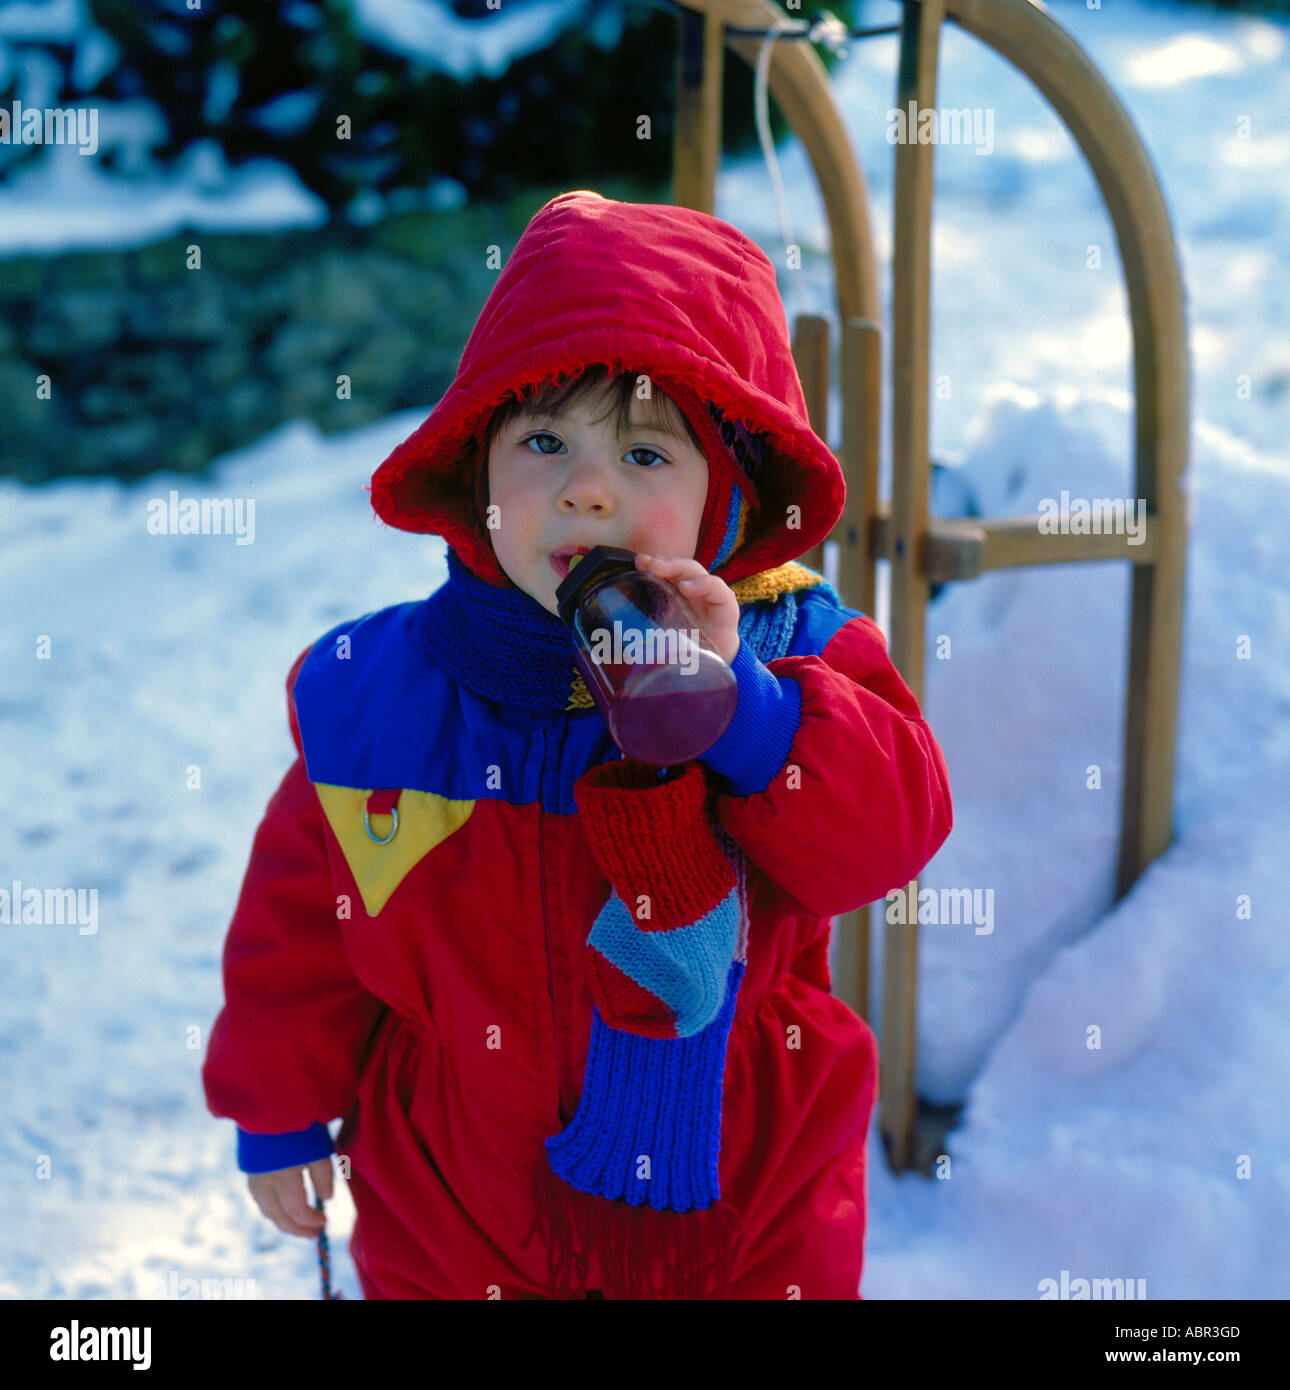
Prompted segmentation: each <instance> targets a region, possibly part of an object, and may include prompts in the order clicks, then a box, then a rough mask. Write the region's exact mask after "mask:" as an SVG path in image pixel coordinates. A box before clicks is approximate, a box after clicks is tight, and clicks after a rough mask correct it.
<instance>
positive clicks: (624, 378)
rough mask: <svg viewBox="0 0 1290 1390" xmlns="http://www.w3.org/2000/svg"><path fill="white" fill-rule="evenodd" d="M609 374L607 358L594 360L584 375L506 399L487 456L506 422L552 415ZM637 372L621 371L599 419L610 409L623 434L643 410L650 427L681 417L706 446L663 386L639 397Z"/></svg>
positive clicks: (493, 423) (490, 431)
mask: <svg viewBox="0 0 1290 1390" xmlns="http://www.w3.org/2000/svg"><path fill="white" fill-rule="evenodd" d="M608 375H609V369H608V368H607V367H606V366H605V364H604V363H603V362H597V363H594V364H593V365H592V366H590V367H588V368H587V370H586V371H585V372H583V373H582V375H581V376H579V377H576V378H575V379H574V380H572V381H566V382H565V383H564V384H563V385H560V386H557V385H555V384H554V383H553V382H545V383H543V384H542V385H541V386H537V387H527V388H526V389H525V391H524V394H523V396H522V397H521V399H520V400H515V399H514V398H513V397H512V398H510V399H508V400H506V401H504V402H503V403H502V404H501V405H499V406H498V407H497V409H496V410H494V411H493V413H492V416H491V417H490V418H489V421H488V427H487V429H486V430H485V432H484V440H483V457H484V458H487V457H488V450H489V446H490V445H491V444H492V442H493V436H494V435H495V434H496V433H497V431H498V430H500V429H504V428H505V426H506V425H507V424H508V423H509V422H510V421H512V420H514V419H515V418H516V417H517V416H518V415H520V414H521V413H524V412H526V411H530V410H532V411H538V412H546V413H549V414H552V415H555V414H559V412H560V411H562V410H566V409H568V408H570V407H572V406H574V405H576V404H578V402H579V401H581V400H582V399H583V398H584V397H586V396H587V395H588V394H591V393H593V392H597V391H599V390H600V389H601V388H602V387H603V385H604V382H605V381H606V379H607V378H608ZM637 375H638V374H637V373H635V372H620V373H619V374H618V375H617V376H616V377H615V378H614V379H613V381H612V383H611V385H610V390H609V399H608V402H607V405H608V409H607V410H606V412H605V414H604V415H601V416H599V417H598V418H597V423H599V422H600V421H601V420H604V419H607V418H608V416H609V414H610V413H613V414H614V416H615V421H614V423H615V426H616V428H617V430H618V432H619V433H620V434H625V433H626V432H627V430H628V428H629V426H630V425H631V422H632V416H633V414H634V413H635V412H637V411H639V412H640V415H639V416H638V419H639V420H641V421H642V422H643V423H644V424H645V425H646V426H647V427H648V426H651V425H653V426H658V427H660V428H662V427H666V426H668V425H671V424H673V423H674V418H676V419H679V420H680V421H681V423H682V424H683V425H684V426H685V432H686V434H687V435H688V436H689V437H690V440H691V442H692V443H693V444H694V447H695V448H696V449H698V450H699V451H700V452H702V450H703V446H702V444H701V443H700V442H699V438H698V436H697V435H696V434H695V432H694V429H693V428H692V426H691V425H690V422H689V420H688V419H686V416H685V412H684V411H683V410H682V409H681V408H680V406H678V405H677V404H676V402H675V401H673V400H672V399H671V397H670V396H666V393H665V392H663V391H662V390H661V389H658V388H655V389H654V390H652V391H651V393H650V397H649V399H648V400H637V398H636V378H637Z"/></svg>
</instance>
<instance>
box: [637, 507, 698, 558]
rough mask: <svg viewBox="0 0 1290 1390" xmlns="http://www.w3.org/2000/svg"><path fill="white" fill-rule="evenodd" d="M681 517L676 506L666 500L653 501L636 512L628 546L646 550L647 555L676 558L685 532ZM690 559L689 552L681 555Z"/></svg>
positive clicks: (679, 552)
mask: <svg viewBox="0 0 1290 1390" xmlns="http://www.w3.org/2000/svg"><path fill="white" fill-rule="evenodd" d="M684 529H685V528H684V527H683V526H682V525H681V518H680V517H679V516H678V514H677V511H676V508H675V507H671V506H668V505H667V503H665V502H651V503H647V504H646V505H645V506H643V507H641V508H640V510H639V511H637V512H636V514H635V516H634V518H633V520H632V527H631V537H630V539H629V541H628V546H629V547H630V548H631V549H633V550H640V551H644V552H645V553H646V554H647V555H662V556H666V557H668V558H669V559H675V558H676V557H677V556H678V555H681V545H682V543H681V539H680V538H681V537H682V535H683V534H684ZM681 558H682V559H689V555H688V553H687V554H686V555H683V556H681Z"/></svg>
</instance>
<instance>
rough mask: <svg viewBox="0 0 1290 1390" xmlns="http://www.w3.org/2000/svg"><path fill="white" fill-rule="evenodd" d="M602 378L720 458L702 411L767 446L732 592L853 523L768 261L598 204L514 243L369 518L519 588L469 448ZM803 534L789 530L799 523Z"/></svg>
mask: <svg viewBox="0 0 1290 1390" xmlns="http://www.w3.org/2000/svg"><path fill="white" fill-rule="evenodd" d="M592 363H605V364H606V365H607V366H608V367H609V369H610V370H611V371H613V372H617V371H620V370H628V371H632V372H638V373H644V374H646V375H648V376H649V377H650V378H651V380H652V381H654V382H655V383H656V384H657V385H658V386H659V387H660V388H661V389H662V390H664V391H666V392H667V393H668V394H669V395H670V396H673V397H674V399H676V401H677V404H678V405H679V406H681V408H682V410H683V411H685V413H686V415H687V416H688V417H689V419H690V421H691V423H692V424H694V425H695V427H696V429H697V430H698V432H699V436H700V439H701V440H703V441H704V442H705V450H704V451H705V453H706V454H708V456H709V458H711V452H710V448H711V447H713V446H716V447H719V446H717V445H716V438H717V437H716V435H715V432H714V426H713V425H712V422H711V419H710V417H709V416H708V413H707V411H706V410H704V409H703V408H702V405H701V402H704V401H713V402H715V403H716V404H717V405H718V406H719V407H720V408H721V409H722V410H723V411H724V412H725V414H726V415H727V416H728V417H730V418H733V419H742V420H744V421H745V422H746V423H747V425H748V427H749V428H750V429H752V430H753V431H755V432H759V433H761V434H762V435H763V436H764V460H763V463H762V465H761V467H760V468H759V469H758V471H757V472H756V475H755V478H754V482H755V486H756V493H757V497H758V499H759V505H758V506H757V508H756V510H755V511H754V512H753V514H752V516H751V517H750V519H749V523H748V529H747V532H746V534H745V539H744V542H743V544H742V545H741V546H740V548H739V549H738V550H737V551H736V553H735V554H734V555H733V556H731V558H730V559H729V560H728V561H727V562H726V563H725V564H724V565H722V566H720V567H719V568H718V569H716V571H715V572H716V573H718V574H720V575H721V576H722V578H724V579H725V580H726V581H727V582H728V583H733V582H734V581H735V580H736V579H741V578H743V577H744V576H746V575H750V574H757V573H759V572H760V571H762V570H764V569H771V568H774V567H775V566H776V565H781V564H783V563H785V562H786V561H788V560H793V559H796V558H797V557H798V556H799V555H801V554H803V553H804V552H805V551H807V550H809V549H810V548H811V546H813V545H815V544H816V543H817V542H819V541H822V540H824V538H825V537H826V536H828V534H829V532H830V531H831V530H832V529H833V527H834V526H835V525H836V523H837V520H838V517H839V516H840V515H841V514H842V507H843V503H844V501H845V498H846V489H845V486H844V484H843V480H842V469H841V468H840V466H839V464H838V461H837V459H836V458H834V456H833V454H832V453H831V452H830V450H829V449H828V447H827V445H825V443H824V442H823V440H821V439H820V438H819V436H818V435H816V434H815V432H814V431H813V430H812V429H811V426H810V423H809V421H808V419H807V413H806V402H805V399H804V398H803V395H802V386H801V382H800V381H799V379H798V375H797V368H796V366H795V364H794V362H793V356H792V351H791V347H790V343H789V336H788V325H787V322H786V319H785V316H784V308H783V305H782V303H781V301H780V298H779V290H778V288H777V286H776V283H775V269H774V267H773V266H772V264H771V262H770V260H769V259H768V258H767V256H766V255H765V253H764V252H763V251H762V250H761V248H760V247H758V246H757V245H756V243H755V242H752V241H750V240H749V239H748V238H747V237H746V236H744V235H743V233H742V232H740V231H739V230H738V229H737V228H735V227H732V226H731V225H730V224H729V223H728V222H723V221H721V220H720V219H719V218H716V217H711V216H709V215H708V214H706V213H701V212H695V211H693V210H691V209H689V208H682V207H673V206H671V205H670V204H666V203H662V204H660V203H621V202H616V201H614V200H613V199H609V198H604V197H602V196H601V195H600V194H599V193H593V192H591V191H589V190H586V189H581V190H579V191H577V192H572V193H563V194H561V195H560V196H559V197H558V198H553V199H552V200H551V201H550V202H549V203H547V204H546V206H545V207H543V208H541V209H540V210H539V211H538V212H537V213H536V214H535V215H534V217H533V220H532V221H531V222H530V223H529V225H528V227H527V228H526V229H525V231H524V233H523V235H522V236H521V237H520V239H519V241H518V242H517V243H516V246H515V249H514V251H513V252H512V253H511V256H510V259H509V260H508V261H507V262H506V266H505V268H504V269H503V270H502V273H501V274H500V275H499V276H498V278H497V283H496V284H495V285H494V287H493V291H492V293H491V294H490V295H489V296H488V300H487V302H486V303H485V305H484V307H483V309H482V310H481V311H480V315H479V319H478V321H477V322H476V324H475V327H474V330H473V331H472V332H471V335H470V340H469V341H468V342H467V344H466V350H465V352H464V353H462V357H461V362H460V365H459V366H458V369H457V377H456V380H455V381H454V382H453V383H452V385H451V386H450V387H449V388H448V391H447V392H446V393H445V395H444V396H443V398H442V399H441V400H440V401H439V403H438V404H437V405H436V406H435V408H434V409H433V410H432V411H431V413H430V415H429V416H428V417H427V418H426V420H425V421H424V422H423V423H422V424H421V425H420V426H418V428H417V429H416V430H415V431H414V432H413V433H412V434H411V435H409V437H408V438H407V439H405V440H404V441H403V443H402V444H400V445H399V446H398V447H397V448H396V449H394V450H393V452H392V453H391V454H390V455H389V457H388V458H387V459H386V460H385V461H384V462H383V463H382V464H381V465H380V467H379V468H378V469H377V470H376V472H375V473H374V474H373V475H372V483H371V494H372V506H373V508H374V510H375V511H376V514H377V515H378V516H379V517H380V518H381V520H382V521H384V522H386V523H388V524H389V525H391V526H397V527H399V528H400V529H401V530H404V531H423V532H428V533H430V534H432V535H438V536H443V537H444V538H445V540H447V542H448V543H449V545H451V546H452V547H453V548H454V549H455V550H456V551H457V553H458V554H459V555H460V556H461V557H462V559H463V561H464V562H465V563H466V565H467V566H468V567H469V568H470V569H471V570H473V571H474V572H475V573H476V574H478V575H480V577H481V578H484V579H486V580H488V581H490V582H492V583H495V584H501V585H504V586H510V580H509V579H508V578H507V577H506V575H505V574H504V572H503V571H502V570H501V568H500V566H499V565H498V563H497V559H496V557H495V555H494V554H493V549H492V545H491V544H490V542H489V539H488V531H487V528H486V527H485V525H484V522H483V518H482V517H480V516H479V515H478V513H477V509H476V506H475V501H474V496H473V487H472V485H473V482H474V469H475V462H474V457H473V454H472V453H471V452H470V451H468V449H467V446H468V445H469V444H470V443H471V441H472V440H474V439H476V438H477V437H479V436H480V435H481V434H482V431H483V429H484V426H485V425H486V423H487V420H488V417H489V415H490V414H491V413H492V411H493V410H494V409H495V408H496V406H497V405H498V404H500V402H501V401H502V399H503V398H504V397H505V396H506V395H508V394H518V392H519V391H520V390H521V389H522V388H523V387H524V386H526V385H528V384H530V383H533V384H539V383H542V382H545V381H548V380H552V379H557V380H558V379H562V378H567V377H572V376H576V375H578V374H579V373H580V372H581V371H582V370H583V369H584V368H585V367H587V366H588V365H590V364H592ZM792 506H796V507H798V508H800V525H799V526H797V527H792V528H790V526H789V525H788V524H787V520H788V518H789V516H790V513H789V511H788V508H789V507H792Z"/></svg>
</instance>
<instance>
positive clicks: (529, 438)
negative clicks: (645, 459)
mask: <svg viewBox="0 0 1290 1390" xmlns="http://www.w3.org/2000/svg"><path fill="white" fill-rule="evenodd" d="M538 439H551V440H554V441H555V443H556V444H557V445H560V440H559V438H558V437H557V436H556V435H554V434H550V433H548V432H547V431H546V430H538V431H537V432H536V433H534V434H530V435H526V436H525V438H523V439H521V440H520V443H521V444H532V443H533V442H534V441H535V440H538ZM561 447H563V446H562V445H561ZM556 452H558V450H557V449H541V448H539V449H538V453H540V454H545V455H547V456H548V457H549V456H550V455H551V454H554V453H556ZM627 452H628V455H629V456H630V455H631V454H652V455H653V456H654V457H655V458H656V459H657V460H658V462H659V463H666V462H667V459H665V458H664V457H663V455H662V454H660V453H659V452H658V450H657V449H651V448H650V447H649V446H648V445H647V444H638V445H637V446H636V447H635V448H634V449H629V450H628V451H627ZM657 466H658V464H652V463H646V464H642V465H641V467H643V468H644V469H645V470H646V471H647V472H649V471H651V470H653V469H654V468H656V467H657Z"/></svg>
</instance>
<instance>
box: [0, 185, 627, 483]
mask: <svg viewBox="0 0 1290 1390" xmlns="http://www.w3.org/2000/svg"><path fill="white" fill-rule="evenodd" d="M611 196H612V195H611ZM544 201H545V196H538V195H532V194H530V195H529V196H528V197H527V198H525V199H524V200H523V205H522V207H519V206H512V207H510V208H503V207H490V206H487V205H480V206H476V207H471V208H463V209H458V210H450V211H443V212H416V213H407V214H403V215H398V216H393V217H390V218H388V219H386V220H385V221H383V222H381V223H378V224H376V225H374V226H371V227H366V228H362V227H355V226H353V225H351V224H348V223H341V222H337V223H334V224H332V225H329V226H327V227H324V228H321V229H318V230H298V231H297V230H287V231H283V232H274V233H261V234H253V235H247V234H216V233H211V232H187V233H184V234H181V235H177V236H173V237H170V238H168V239H166V240H164V241H157V242H153V243H151V244H149V245H147V246H143V247H139V248H137V249H127V250H119V249H110V250H104V251H92V252H78V253H73V254H64V255H56V256H21V257H8V258H5V259H0V402H2V403H3V410H4V423H3V426H2V427H0V473H3V474H8V475H9V476H12V477H17V478H19V479H21V480H23V481H25V482H39V481H42V480H44V479H47V478H52V477H66V476H73V475H89V474H114V475H116V476H118V477H124V478H133V477H138V476H140V475H142V474H145V473H149V472H152V471H154V470H156V469H175V470H180V471H183V472H196V471H199V470H201V469H203V468H204V467H205V466H206V465H207V464H208V463H209V462H210V460H211V459H213V458H215V457H216V456H217V455H219V454H221V453H223V452H225V451H227V450H229V449H234V448H237V447H240V446H242V445H245V444H249V443H251V442H252V441H254V440H255V439H257V438H259V437H260V436H261V435H263V434H264V433H265V432H266V431H268V430H270V429H273V428H274V427H276V426H277V425H279V424H281V423H283V422H284V421H287V420H290V419H294V418H307V419H311V420H313V421H314V422H315V423H316V424H317V425H318V426H319V428H321V429H323V430H343V429H352V428H355V427H357V426H358V425H361V424H364V423H366V422H367V421H369V420H374V419H378V418H380V417H381V416H384V415H388V414H390V413H392V412H393V411H396V410H401V409H406V408H409V407H413V406H418V405H424V406H426V407H427V408H428V407H430V406H431V405H433V404H434V402H435V401H437V400H438V399H439V397H440V396H441V395H442V394H443V392H444V391H445V390H446V389H447V387H448V385H449V383H450V382H451V380H452V377H453V375H454V373H455V371H456V368H457V363H458V360H459V359H460V356H461V352H462V349H463V347H464V346H465V342H466V337H467V335H468V334H469V332H470V329H471V326H472V325H473V323H474V320H475V316H476V315H477V314H478V312H479V309H480V306H481V305H482V303H483V301H484V299H485V297H486V296H487V294H488V291H489V289H490V288H491V286H492V284H493V282H494V280H495V279H496V276H497V271H496V270H495V269H491V270H490V269H488V268H487V266H488V258H487V248H488V246H489V245H490V244H497V245H498V246H499V247H500V248H501V257H500V259H501V261H502V263H504V262H505V260H506V257H507V255H509V252H510V249H511V247H512V246H513V245H514V243H515V240H516V238H517V237H518V235H519V233H520V232H521V231H522V230H523V228H524V226H525V224H526V223H527V221H528V218H529V217H530V216H531V215H532V213H533V212H534V211H536V209H537V208H538V207H540V206H541V204H542V203H543V202H544ZM190 246H197V247H200V249H201V266H200V269H190V268H189V267H188V260H189V251H188V248H189V247H190ZM341 374H345V375H347V376H348V377H349V378H350V385H349V392H350V395H349V399H340V398H338V395H337V389H338V388H337V380H336V379H337V377H338V376H339V375H341ZM42 375H47V376H48V377H49V382H48V385H47V387H45V388H44V389H42V387H41V384H40V378H41V376H42Z"/></svg>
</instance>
